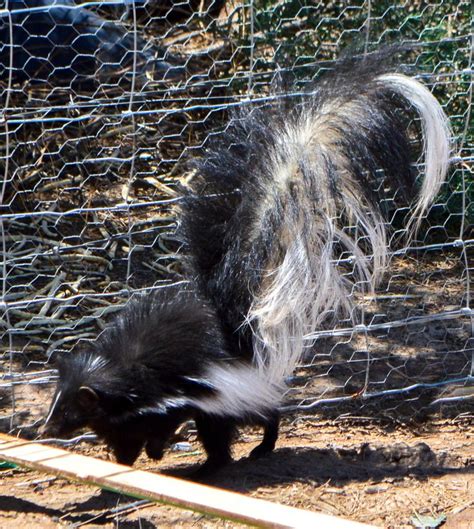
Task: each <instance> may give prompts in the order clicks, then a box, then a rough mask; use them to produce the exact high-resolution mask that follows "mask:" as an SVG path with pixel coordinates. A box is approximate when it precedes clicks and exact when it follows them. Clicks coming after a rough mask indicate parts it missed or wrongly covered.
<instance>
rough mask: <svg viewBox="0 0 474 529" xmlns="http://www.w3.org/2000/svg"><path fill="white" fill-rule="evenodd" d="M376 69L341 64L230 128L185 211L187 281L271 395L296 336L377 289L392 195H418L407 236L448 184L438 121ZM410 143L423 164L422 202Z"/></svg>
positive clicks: (202, 169)
mask: <svg viewBox="0 0 474 529" xmlns="http://www.w3.org/2000/svg"><path fill="white" fill-rule="evenodd" d="M384 64H386V56H385V54H382V55H380V56H377V55H374V56H372V57H368V58H367V59H364V60H363V61H352V62H351V61H349V62H346V63H344V65H343V67H341V68H340V69H339V70H338V69H336V70H335V71H334V72H332V73H330V74H328V75H327V76H325V77H324V78H323V79H322V80H321V81H320V82H319V83H318V84H317V85H316V86H314V87H313V89H312V90H311V92H310V93H307V94H304V95H302V96H299V97H293V98H291V97H286V98H283V99H281V100H280V101H279V102H277V103H275V102H273V103H271V104H268V105H266V106H261V107H260V108H253V109H250V110H246V111H244V112H242V113H241V114H239V115H237V116H235V117H234V118H233V120H232V121H231V123H230V124H229V126H228V127H227V129H226V131H225V132H224V133H223V134H222V136H221V138H222V139H221V140H220V142H221V143H220V144H219V145H217V146H214V147H213V148H212V150H211V152H209V153H208V155H207V156H206V157H205V159H204V160H203V161H202V162H200V163H199V164H198V168H197V172H196V175H195V177H194V179H193V180H192V182H191V186H190V191H189V192H188V194H187V196H186V197H185V200H184V202H183V205H182V220H181V227H182V234H183V238H184V241H185V243H186V245H187V247H188V253H189V255H190V271H191V273H192V274H193V275H194V278H195V279H196V280H197V282H198V284H199V285H200V288H201V289H202V290H203V291H204V292H205V294H206V295H207V296H209V297H210V298H211V299H212V300H213V302H214V304H215V305H216V307H217V310H218V311H219V314H220V317H221V319H222V321H223V322H224V326H225V328H226V329H227V330H228V331H229V333H230V334H233V335H234V336H235V337H237V339H238V342H237V343H238V344H239V346H240V347H241V348H242V347H249V348H250V347H252V348H253V355H254V356H253V358H254V362H255V363H256V364H257V365H258V366H259V367H260V368H261V370H262V375H263V374H264V375H265V377H266V378H267V379H268V378H270V379H271V380H274V381H275V383H278V382H279V381H281V380H282V379H283V378H284V377H285V376H287V375H288V374H289V373H291V371H292V370H293V369H294V366H295V364H296V362H297V361H298V359H299V358H300V356H301V354H302V352H303V350H304V337H305V335H307V334H308V333H311V332H313V331H314V330H315V329H316V328H317V327H318V326H320V325H321V323H322V322H323V321H324V320H327V319H328V318H330V317H333V318H335V317H338V316H340V315H341V314H347V313H349V314H351V313H352V311H353V304H354V291H355V290H357V289H358V290H360V289H362V290H363V291H367V290H369V291H370V290H371V289H373V288H374V286H375V285H376V284H377V281H378V280H379V278H380V277H381V275H382V273H383V271H384V269H385V267H386V262H387V255H388V251H387V239H388V237H387V227H386V224H385V220H384V213H386V212H385V211H384V203H386V199H387V196H393V194H394V193H396V194H400V193H401V194H404V195H405V196H406V197H411V196H415V195H416V194H417V199H416V201H415V202H414V203H412V204H411V206H410V207H411V215H410V219H409V220H408V227H409V230H410V231H413V230H415V229H416V228H417V227H418V223H419V219H420V218H421V216H422V215H423V213H425V212H426V210H427V208H428V207H429V205H430V203H431V202H432V200H433V198H434V197H435V195H436V194H437V192H438V191H439V189H440V186H441V184H442V182H443V180H444V178H445V174H446V171H447V167H448V163H449V153H450V128H449V124H448V120H447V118H446V116H445V114H444V112H443V109H442V108H441V106H440V105H439V103H438V102H437V101H436V99H435V98H434V97H433V96H432V94H431V93H430V92H429V91H428V90H427V89H426V88H425V87H424V86H423V85H422V84H421V83H419V82H418V81H416V80H414V79H412V78H409V77H406V76H405V75H402V74H399V73H391V72H387V71H386V66H384ZM413 118H417V119H415V120H413ZM414 140H418V144H421V145H422V156H423V164H421V165H422V166H424V171H423V173H424V174H423V175H422V177H423V178H422V184H421V186H419V190H418V192H417V193H416V191H415V190H416V186H415V174H414V165H413V162H414V161H416V160H417V158H416V155H415V153H414V152H413V150H414V149H413V144H414ZM387 188H388V189H390V194H389V195H387V193H386V190H387ZM384 201H385V202H384ZM341 256H343V257H345V259H344V260H345V261H348V260H349V261H350V262H351V263H352V264H351V267H352V269H351V270H349V271H348V270H347V268H343V267H341V264H340V259H341ZM242 344H243V345H242Z"/></svg>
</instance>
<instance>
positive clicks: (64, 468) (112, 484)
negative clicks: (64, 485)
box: [0, 434, 374, 529]
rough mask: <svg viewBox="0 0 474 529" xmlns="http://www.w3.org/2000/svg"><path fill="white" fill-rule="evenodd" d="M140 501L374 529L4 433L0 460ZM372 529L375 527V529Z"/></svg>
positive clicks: (301, 525) (262, 522)
mask: <svg viewBox="0 0 474 529" xmlns="http://www.w3.org/2000/svg"><path fill="white" fill-rule="evenodd" d="M2 459H3V460H5V461H9V462H12V463H16V464H18V465H20V466H24V467H27V468H31V469H35V470H41V471H45V472H48V473H49V474H55V475H58V476H64V477H67V478H69V479H71V480H74V481H80V482H83V483H87V484H90V485H96V486H98V487H100V488H105V489H108V490H112V491H115V492H120V493H122V494H127V495H130V496H133V497H136V498H143V499H148V500H152V501H157V502H161V503H166V504H171V505H175V506H177V507H182V508H185V509H189V510H193V511H198V512H202V513H206V514H211V515H215V516H218V517H221V518H226V519H231V520H234V521H236V522H240V523H244V524H248V525H252V526H256V527H271V528H275V529H283V528H298V529H313V528H314V529H319V528H320V529H364V528H365V529H370V527H372V526H368V525H364V524H360V523H357V522H351V521H349V520H343V519H341V518H336V517H333V516H329V515H326V514H320V513H316V512H310V511H304V510H302V509H296V508H294V507H287V506H284V505H280V504H277V503H271V502H269V501H265V500H259V499H256V498H251V497H248V496H245V495H243V494H237V493H235V492H229V491H226V490H223V489H218V488H215V487H209V486H207V485H200V484H197V483H193V482H191V481H185V480H182V479H177V478H173V477H169V476H163V475H160V474H155V473H152V472H145V471H143V470H134V469H133V468H131V467H127V466H124V465H118V464H116V463H112V462H109V461H102V460H100V459H95V458H93V457H87V456H83V455H79V454H74V453H71V452H68V451H66V450H62V449H60V448H55V447H52V446H48V445H46V444H41V443H37V442H32V441H26V440H23V439H18V438H15V437H11V436H7V435H3V434H0V460H2ZM372 529H374V528H373V527H372Z"/></svg>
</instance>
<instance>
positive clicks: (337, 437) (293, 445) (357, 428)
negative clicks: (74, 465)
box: [0, 419, 474, 529]
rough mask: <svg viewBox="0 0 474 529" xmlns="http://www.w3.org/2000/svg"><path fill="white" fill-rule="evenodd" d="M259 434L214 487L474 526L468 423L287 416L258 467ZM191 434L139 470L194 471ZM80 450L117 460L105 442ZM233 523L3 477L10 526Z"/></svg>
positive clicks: (323, 508) (385, 522) (385, 519)
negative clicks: (253, 454)
mask: <svg viewBox="0 0 474 529" xmlns="http://www.w3.org/2000/svg"><path fill="white" fill-rule="evenodd" d="M259 435H260V432H258V431H257V430H248V429H244V430H243V431H242V433H241V435H240V438H239V440H238V441H237V442H236V444H235V450H234V454H235V458H236V460H237V461H236V462H235V463H234V464H232V465H230V466H229V467H227V468H226V469H225V470H222V471H221V472H219V474H217V475H216V476H215V477H214V478H212V479H210V480H209V484H212V485H215V486H218V487H224V488H226V489H229V490H234V491H238V492H242V493H244V494H249V495H251V496H254V497H257V498H264V499H266V500H270V501H275V502H280V503H283V504H286V505H291V506H294V507H299V508H304V509H310V510H314V511H320V512H324V513H328V514H332V515H336V516H341V517H345V518H349V519H352V520H358V521H361V522H365V523H370V524H374V525H378V526H380V527H386V528H405V527H406V528H408V527H410V528H411V527H417V526H418V527H424V525H423V522H424V523H425V526H427V527H428V525H426V524H427V523H428V522H430V523H432V524H433V523H435V522H436V521H437V523H438V524H440V523H441V519H442V517H446V520H445V522H444V525H443V527H445V528H449V529H472V528H473V527H474V451H473V446H474V444H473V442H474V429H473V428H472V423H471V422H470V421H469V420H466V419H464V420H461V419H458V420H444V421H439V422H434V423H432V424H431V425H430V426H429V427H422V428H421V427H418V428H417V427H413V426H410V427H408V426H405V427H402V426H400V427H396V428H393V427H391V428H386V427H382V426H381V425H378V424H375V423H373V422H372V421H367V422H364V421H352V422H351V421H347V420H345V421H316V420H308V419H305V420H304V421H298V420H297V421H294V420H292V421H289V420H285V421H284V423H283V427H282V432H281V436H280V440H279V442H278V448H277V450H276V451H275V453H274V454H272V455H271V456H268V457H266V458H264V459H261V460H259V461H257V462H255V461H250V460H248V459H247V458H246V456H247V454H248V453H249V451H250V450H251V448H252V447H253V446H254V445H255V443H256V442H258V439H259ZM188 438H189V441H190V446H189V449H190V451H188V452H182V451H181V452H180V451H175V450H172V451H169V452H168V454H167V455H166V456H165V458H164V459H163V460H162V461H161V462H155V461H151V460H148V459H147V458H146V457H145V456H144V455H143V456H141V458H140V459H139V461H138V462H137V463H136V467H137V468H140V469H146V470H150V471H156V472H161V471H164V472H166V473H170V474H174V475H185V473H186V471H187V470H189V469H192V468H193V465H195V464H197V463H198V462H199V461H202V458H203V453H202V449H201V446H200V445H199V442H198V441H197V440H196V439H195V437H194V435H193V433H192V431H191V433H189V434H188ZM72 449H73V450H75V451H78V452H81V453H84V454H88V455H93V456H96V457H99V458H108V457H110V456H109V454H108V452H107V451H106V449H105V448H104V447H103V446H101V445H100V444H99V443H97V444H90V443H82V444H81V445H78V446H76V447H74V448H72ZM417 524H418V525H417ZM234 526H236V524H235V523H233V522H228V521H224V520H218V519H214V518H210V517H207V516H203V515H201V514H197V513H192V512H189V511H184V510H180V509H176V508H172V507H168V506H162V505H150V504H149V503H146V502H139V503H137V500H135V499H133V498H128V497H124V496H120V495H118V494H115V493H111V492H107V491H100V490H97V489H94V488H92V487H90V486H85V485H81V484H74V483H71V482H69V481H66V480H64V479H61V478H55V477H54V476H47V475H44V474H40V473H37V472H32V471H27V470H23V469H19V468H15V469H6V470H3V471H1V472H0V527H1V528H2V529H10V528H15V529H16V528H18V527H21V528H22V529H36V528H40V527H41V528H43V529H50V528H51V529H52V528H56V527H70V528H77V527H87V528H89V529H92V528H101V529H112V528H123V529H132V528H134V529H135V528H136V529H152V528H160V529H161V528H168V527H170V528H171V527H184V528H187V527H196V528H218V527H219V528H221V527H222V528H223V527H226V528H228V527H234ZM431 526H435V525H431ZM436 526H437V525H436Z"/></svg>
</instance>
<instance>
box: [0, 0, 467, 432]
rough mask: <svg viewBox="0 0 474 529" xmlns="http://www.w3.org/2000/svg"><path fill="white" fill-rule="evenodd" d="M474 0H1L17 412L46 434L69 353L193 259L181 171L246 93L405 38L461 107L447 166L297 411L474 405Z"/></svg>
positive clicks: (0, 222) (303, 375)
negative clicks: (183, 237) (185, 252)
mask: <svg viewBox="0 0 474 529" xmlns="http://www.w3.org/2000/svg"><path fill="white" fill-rule="evenodd" d="M470 11H471V7H470V3H469V2H468V1H467V0H462V1H457V0H456V1H454V0H431V1H422V0H415V1H411V0H407V1H403V0H391V1H385V0H382V1H379V2H371V1H370V0H365V1H362V0H351V1H350V2H346V1H329V2H319V1H317V0H284V1H276V0H249V1H248V2H245V3H240V2H237V1H235V2H234V1H233V0H227V1H226V0H183V1H181V2H178V1H174V0H164V1H160V2H157V1H153V0H148V1H147V0H142V1H140V0H110V1H105V0H104V1H87V2H79V1H77V2H76V1H73V0H6V1H5V0H4V1H3V5H1V6H0V97H1V105H0V110H1V116H0V119H1V122H0V137H1V140H0V174H1V175H2V177H3V178H2V184H1V196H0V198H1V200H0V204H1V206H0V207H1V212H0V213H1V215H0V230H1V240H2V248H1V252H2V273H1V280H2V281H1V289H2V299H1V307H0V313H1V320H0V336H1V371H0V373H1V380H0V399H1V400H0V410H1V413H0V415H1V426H0V427H1V429H2V430H3V431H14V432H21V433H22V435H26V436H34V435H36V433H37V427H38V426H39V424H40V422H41V419H42V418H43V417H44V414H45V411H46V408H47V405H48V398H49V395H50V391H51V389H52V386H53V383H54V378H55V371H54V357H55V355H56V354H57V353H58V352H65V351H66V352H67V351H70V350H71V349H72V348H73V347H74V346H75V345H76V344H77V343H78V342H79V341H80V340H88V339H93V338H94V337H95V336H96V335H97V333H98V331H99V330H100V329H101V328H103V327H104V325H105V324H106V322H107V321H109V320H110V317H111V315H112V313H114V312H116V311H117V310H118V309H119V308H120V306H122V305H123V303H125V301H126V300H127V298H128V297H129V296H130V295H131V293H132V292H135V291H137V290H145V289H150V288H153V287H155V286H157V285H161V284H163V283H164V282H169V281H172V280H173V278H174V277H175V276H176V274H178V273H179V259H178V258H177V252H178V250H179V247H178V244H177V242H176V240H175V239H174V237H173V228H174V225H175V218H174V213H173V205H174V204H175V202H176V201H178V200H179V188H180V183H182V182H183V181H185V180H186V178H188V177H189V176H190V174H189V170H188V165H187V162H188V161H189V160H190V159H191V158H193V157H195V156H200V155H202V151H203V148H205V146H206V142H207V141H208V139H209V138H210V137H212V136H213V135H216V134H221V133H223V131H225V126H226V121H227V119H228V115H229V111H230V110H231V109H232V108H234V107H237V106H239V105H241V104H249V102H250V101H256V102H258V101H261V100H262V99H265V98H267V97H268V96H269V87H270V86H271V85H272V82H273V81H274V80H275V78H276V77H279V78H281V77H285V76H286V75H289V74H291V76H292V77H294V78H295V79H296V80H297V82H298V83H300V84H301V86H304V84H305V81H307V80H310V79H314V78H317V77H318V75H319V74H320V73H321V72H322V71H324V70H326V69H328V68H331V67H332V65H333V64H334V61H335V60H336V58H337V57H338V56H339V55H340V53H341V50H343V49H345V48H346V47H348V46H349V47H350V46H356V47H357V48H358V49H362V50H366V51H367V50H369V49H373V48H374V47H377V46H379V45H380V44H383V43H387V42H405V41H408V42H411V43H412V46H413V49H414V51H413V52H412V53H410V54H409V56H408V59H406V63H407V64H406V66H408V67H414V71H415V72H416V75H417V76H418V77H419V78H421V79H422V80H423V82H424V83H426V84H427V85H428V86H429V88H430V89H431V90H432V91H433V92H434V94H435V95H436V96H437V98H438V99H439V101H440V102H441V103H442V105H443V107H444V108H445V110H446V112H447V114H448V115H449V116H450V119H451V122H452V126H453V129H454V133H455V141H456V147H455V150H454V155H453V164H452V170H451V171H450V178H449V180H448V181H447V182H446V184H445V185H444V187H443V189H442V192H441V193H440V195H439V198H438V200H437V202H436V204H435V205H434V206H433V207H432V208H431V211H430V213H429V215H428V216H427V218H426V219H424V222H423V225H422V229H421V230H420V232H419V234H418V236H417V238H416V240H414V241H413V242H412V243H411V244H410V247H403V246H401V245H400V244H398V245H397V244H394V245H393V248H392V250H393V256H392V262H391V267H390V270H389V272H388V274H387V276H386V279H385V282H384V284H383V285H382V286H381V287H380V289H379V290H378V292H377V294H376V295H375V296H371V297H365V298H363V299H361V300H360V307H361V308H362V309H363V310H362V311H361V313H362V316H361V320H360V321H361V324H360V325H357V326H354V325H353V324H351V323H350V322H349V321H341V322H339V325H338V326H337V328H334V329H321V330H319V331H318V332H315V334H314V336H312V337H310V338H311V339H312V340H314V343H315V346H314V349H313V350H312V352H311V354H308V355H307V357H306V358H305V361H304V363H303V364H302V365H301V366H300V368H299V369H298V370H297V372H296V373H295V376H294V377H293V380H292V381H291V389H290V391H289V395H288V402H287V410H288V411H289V412H292V413H296V412H298V414H299V415H303V416H304V415H308V414H311V415H314V414H316V415H325V416H331V417H339V418H340V417H354V416H357V417H367V416H370V417H375V418H391V419H397V420H412V419H414V418H418V419H420V418H424V419H426V418H427V417H429V416H438V417H439V416H440V414H441V415H449V416H454V417H471V418H472V410H473V398H474V378H473V376H474V341H473V334H474V333H473V328H474V316H473V312H472V308H471V303H472V301H471V297H472V294H471V289H472V284H471V283H472V275H473V274H474V268H473V267H474V264H473V261H472V255H471V260H470V257H469V252H471V254H472V249H473V246H474V233H473V231H472V223H473V220H474V219H473V208H474V190H473V187H474V186H473V181H472V160H473V156H474V153H473V146H472V136H473V130H472V123H471V121H470V116H471V112H472V84H471V75H472V40H471V36H470V17H471V12H470ZM398 213H399V212H398V211H394V212H393V226H394V231H395V232H399V231H400V227H399V226H398Z"/></svg>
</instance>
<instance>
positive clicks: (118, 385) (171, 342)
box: [44, 285, 276, 477]
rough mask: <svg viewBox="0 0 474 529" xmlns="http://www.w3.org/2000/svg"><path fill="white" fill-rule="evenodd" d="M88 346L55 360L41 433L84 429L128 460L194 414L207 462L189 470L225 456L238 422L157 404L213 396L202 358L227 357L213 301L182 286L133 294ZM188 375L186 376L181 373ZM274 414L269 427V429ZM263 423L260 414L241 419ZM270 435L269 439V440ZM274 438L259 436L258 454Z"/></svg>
mask: <svg viewBox="0 0 474 529" xmlns="http://www.w3.org/2000/svg"><path fill="white" fill-rule="evenodd" d="M91 348H92V350H91V351H86V352H80V353H77V354H73V355H68V356H67V357H63V358H60V359H58V370H59V381H58V385H57V388H56V393H55V395H54V397H53V401H52V405H51V410H50V416H49V419H48V421H47V423H46V424H45V427H44V433H45V434H47V435H49V436H54V437H62V436H65V435H69V434H71V433H73V432H74V431H76V430H78V429H80V428H85V427H88V428H91V429H92V430H93V431H94V432H95V433H96V434H97V435H98V436H99V437H100V438H102V439H103V440H104V441H105V442H106V443H107V445H108V446H109V447H110V448H111V449H112V450H113V452H114V454H115V456H116V458H117V461H118V462H119V463H123V464H127V465H131V464H133V463H134V462H135V460H136V459H137V457H138V456H139V454H140V452H141V450H142V449H143V448H145V450H146V453H147V455H148V456H149V457H151V458H154V459H160V458H161V457H162V455H163V451H164V449H165V448H166V446H167V444H168V441H169V439H170V438H171V437H172V435H173V434H174V433H175V431H176V429H177V428H178V426H180V425H181V424H182V423H183V422H184V421H185V420H187V419H191V418H194V419H195V420H196V425H197V429H198V435H199V437H200V439H201V440H202V443H203V445H204V448H205V449H206V452H207V454H208V461H207V462H206V464H205V465H204V466H203V467H202V468H201V469H200V470H199V472H198V473H197V474H196V476H201V477H202V476H205V475H206V474H207V473H208V472H209V471H210V470H211V469H215V468H218V466H220V465H223V464H225V463H227V462H228V461H230V459H231V456H230V443H231V440H232V438H233V436H234V432H235V426H236V424H238V423H239V421H238V420H229V419H226V418H218V417H213V416H212V415H209V414H205V413H203V412H202V411H200V410H199V409H197V408H196V407H194V406H193V405H192V404H186V403H183V404H180V403H179V402H178V401H177V404H176V407H173V406H170V407H168V408H165V406H163V409H162V410H161V409H160V403H162V402H163V401H166V400H172V399H182V398H183V397H186V398H187V399H189V398H193V397H196V398H199V397H201V398H202V397H212V396H213V395H214V393H215V389H214V388H212V387H210V386H209V385H208V384H206V383H202V382H200V381H199V378H200V377H202V376H203V374H204V371H205V367H206V366H208V365H209V364H214V365H215V364H218V363H223V364H225V363H228V362H232V361H233V360H234V357H233V356H232V355H231V353H230V352H229V348H228V347H227V345H226V340H225V338H224V335H223V333H222V332H221V329H220V323H219V320H218V318H217V317H216V314H215V312H214V310H213V309H212V307H211V306H210V305H209V304H208V303H206V302H205V301H203V300H202V299H200V298H198V297H197V295H196V294H195V293H194V292H192V291H191V290H190V289H189V288H187V287H186V286H185V285H176V286H171V287H167V288H162V289H159V290H157V291H154V292H153V293H151V294H147V295H140V296H136V297H135V298H133V299H132V300H131V301H130V302H129V303H128V304H127V305H126V307H125V309H124V310H123V311H122V313H121V314H120V316H119V317H118V318H117V319H116V320H115V322H114V323H113V324H112V325H111V326H110V327H108V328H107V329H106V330H105V331H104V332H103V333H102V334H101V335H100V336H99V337H98V339H97V340H96V341H95V342H93V343H91ZM187 377H190V378H187ZM275 420H276V419H275V415H272V416H271V418H270V419H269V421H268V425H269V426H268V428H269V429H271V431H272V432H274V431H275ZM246 422H257V423H259V424H263V425H264V426H266V424H267V421H266V420H264V419H262V418H257V417H255V418H253V419H252V418H250V417H248V418H247V421H246ZM272 439H273V445H272ZM275 439H276V436H275V435H274V433H273V434H272V435H270V439H269V434H267V433H266V434H265V437H264V441H263V443H262V445H261V454H263V453H266V452H267V451H269V448H270V447H271V448H273V446H274V440H275Z"/></svg>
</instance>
